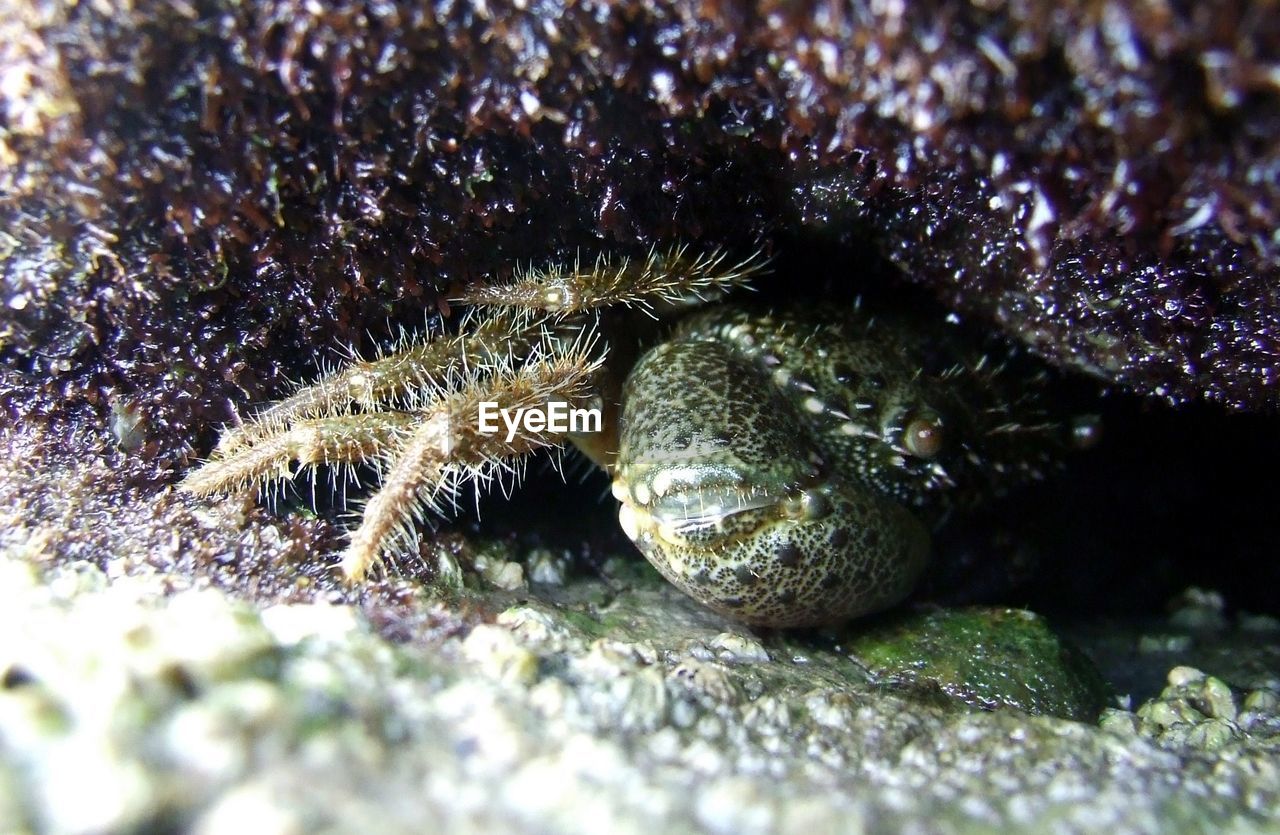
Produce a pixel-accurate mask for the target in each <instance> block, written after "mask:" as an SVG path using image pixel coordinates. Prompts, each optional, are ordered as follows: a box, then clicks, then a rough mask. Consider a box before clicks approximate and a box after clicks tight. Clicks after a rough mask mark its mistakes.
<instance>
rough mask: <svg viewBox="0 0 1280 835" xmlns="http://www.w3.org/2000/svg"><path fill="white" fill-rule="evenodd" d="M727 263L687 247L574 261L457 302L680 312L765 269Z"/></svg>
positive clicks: (755, 259) (718, 254)
mask: <svg viewBox="0 0 1280 835" xmlns="http://www.w3.org/2000/svg"><path fill="white" fill-rule="evenodd" d="M727 261H728V258H727V256H726V254H725V252H724V251H723V250H719V249H716V250H712V251H710V252H705V253H698V254H696V255H691V254H690V253H689V251H688V248H687V247H684V246H678V247H673V248H672V249H670V250H668V251H666V252H659V251H658V250H656V249H654V250H650V252H649V254H648V255H647V256H645V257H644V258H635V259H633V258H622V259H620V260H611V259H609V258H606V257H604V256H601V257H599V258H597V259H596V261H595V263H594V264H591V265H584V264H582V262H581V261H575V262H574V264H573V266H572V267H569V268H564V267H551V268H548V269H545V270H534V269H530V270H526V271H524V272H523V273H520V274H519V275H518V276H517V278H516V280H515V281H514V282H512V283H510V284H495V285H491V286H489V287H480V288H476V289H474V290H471V291H469V292H467V293H464V294H463V295H462V296H460V297H459V298H457V299H455V301H458V302H460V303H464V304H482V305H491V306H494V307H509V308H517V309H523V310H544V311H546V312H548V313H553V314H561V315H568V314H573V313H581V312H585V311H588V310H597V309H599V308H603V307H609V306H610V305H627V306H631V307H640V308H644V309H647V310H648V309H652V308H653V306H654V304H655V303H661V304H663V305H667V306H670V307H676V308H682V307H689V306H692V305H695V304H703V303H706V302H708V301H712V300H714V299H718V298H720V297H721V296H723V295H725V294H726V293H728V292H729V291H731V290H733V289H736V288H740V287H746V286H747V285H748V283H749V282H750V280H751V279H752V278H754V277H755V276H757V275H759V274H760V273H762V272H764V271H765V268H766V266H767V261H766V260H765V259H763V258H761V257H760V255H759V254H758V253H757V254H755V255H751V256H749V257H747V258H745V259H743V260H742V261H740V262H738V263H736V264H732V263H726V262H727Z"/></svg>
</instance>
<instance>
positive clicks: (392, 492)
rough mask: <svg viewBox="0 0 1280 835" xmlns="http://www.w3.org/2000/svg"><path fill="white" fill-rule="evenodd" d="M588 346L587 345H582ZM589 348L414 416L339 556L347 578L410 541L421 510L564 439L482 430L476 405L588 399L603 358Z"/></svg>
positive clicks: (479, 385)
mask: <svg viewBox="0 0 1280 835" xmlns="http://www.w3.org/2000/svg"><path fill="white" fill-rule="evenodd" d="M587 347H588V350H589V347H590V346H589V345H588V346H587ZM588 350H581V351H573V352H569V353H565V354H554V355H551V356H548V357H544V358H538V359H535V360H533V361H531V362H530V363H529V364H528V365H525V366H523V367H521V368H519V369H518V370H514V371H506V372H502V373H495V374H494V375H492V376H491V377H489V378H488V379H486V380H479V381H476V382H473V383H472V384H470V385H468V386H466V387H464V388H463V389H461V390H459V391H457V392H455V393H453V394H449V395H446V396H442V397H440V398H439V399H438V400H436V401H435V402H434V403H433V404H432V405H430V406H429V407H428V408H427V409H426V410H424V411H423V412H422V413H421V414H420V415H419V421H420V422H419V423H418V424H417V426H416V428H415V429H414V431H413V433H412V434H411V435H409V436H408V437H407V438H405V439H404V440H403V442H402V443H400V444H398V445H397V446H396V448H394V449H391V450H388V451H387V455H386V459H387V460H388V461H389V462H390V463H389V465H388V466H387V467H385V475H384V477H383V481H382V487H381V488H380V489H379V490H378V492H377V493H375V494H374V495H373V497H372V498H371V499H370V500H369V503H368V504H366V505H365V508H364V515H363V518H362V520H361V523H360V527H359V528H357V529H356V531H355V532H354V533H353V534H352V536H351V542H350V543H349V544H348V546H347V548H346V550H345V551H344V552H343V554H342V573H343V576H344V577H345V578H346V579H347V580H348V581H350V582H357V581H359V580H361V579H362V578H364V576H365V575H366V574H367V573H368V572H369V570H370V569H371V568H372V567H373V566H374V565H376V564H377V563H378V562H379V561H380V560H381V557H382V555H383V553H384V552H386V551H387V550H388V549H390V548H391V547H392V546H393V545H394V544H395V543H396V542H398V541H400V540H403V539H405V538H407V536H408V534H409V532H410V531H411V530H412V529H413V523H414V521H415V519H417V518H418V517H419V515H420V514H421V511H422V508H423V507H429V508H431V509H433V510H436V511H440V510H441V509H442V508H441V507H440V504H441V503H440V500H439V497H440V495H441V493H442V492H446V493H447V492H451V491H454V490H456V489H457V487H458V486H459V484H461V483H462V482H464V481H468V480H478V481H484V480H486V479H487V478H488V476H489V475H490V474H491V473H492V472H494V471H495V470H497V469H499V468H501V467H502V466H504V465H505V464H506V463H507V462H509V461H510V460H511V459H513V458H517V457H519V456H522V455H526V454H528V453H530V452H533V451H534V450H537V449H541V448H543V447H549V446H557V445H559V444H561V443H563V440H564V435H563V433H560V432H554V431H548V430H545V429H544V430H541V431H529V430H528V429H527V428H517V429H515V430H513V431H512V433H511V434H510V436H508V435H507V434H504V433H503V432H502V431H498V432H496V433H484V432H482V431H481V430H480V408H481V404H482V403H485V402H492V403H494V404H496V405H497V407H498V408H500V409H506V410H508V412H509V413H511V414H516V413H518V412H517V410H519V409H525V410H531V409H532V410H538V409H543V408H545V407H546V406H547V404H548V403H549V402H551V401H553V400H562V401H565V402H567V403H569V404H580V403H583V402H585V401H586V400H587V399H588V398H590V396H591V394H592V392H593V384H594V378H595V376H596V374H597V372H598V371H599V368H600V364H601V360H600V359H592V358H591V357H590V356H589V354H588Z"/></svg>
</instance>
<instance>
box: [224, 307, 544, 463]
mask: <svg viewBox="0 0 1280 835" xmlns="http://www.w3.org/2000/svg"><path fill="white" fill-rule="evenodd" d="M472 318H473V319H474V320H475V322H476V325H475V328H474V330H470V331H464V332H463V333H461V334H458V335H457V336H451V337H443V338H438V339H433V340H431V341H424V342H419V343H416V344H413V345H410V346H409V347H407V348H406V349H404V350H401V351H398V352H395V353H392V354H388V355H387V356H384V357H381V358H379V359H375V360H358V361H356V362H353V363H352V364H351V365H349V366H346V367H345V368H343V369H341V370H339V371H336V372H334V373H332V374H329V375H328V376H326V377H324V378H322V379H321V380H319V381H318V382H316V383H313V384H312V385H309V386H306V387H304V388H301V389H299V390H298V391H297V392H295V393H294V394H293V395H291V396H289V397H287V398H285V399H284V400H281V401H280V402H278V403H275V404H274V405H272V406H270V407H269V408H267V409H265V410H263V411H262V412H261V413H259V414H258V415H256V416H254V417H253V418H252V419H250V420H249V421H248V422H246V423H245V425H244V426H241V427H238V428H236V429H234V430H231V431H229V432H228V433H227V434H226V435H224V436H223V438H222V440H221V441H220V442H219V444H218V449H217V450H216V452H217V453H219V454H220V455H221V456H223V457H229V456H231V455H233V454H236V453H238V452H239V451H241V450H243V449H244V448H246V447H250V446H254V445H256V444H258V443H260V442H261V441H262V440H263V439H264V438H269V437H271V436H273V435H275V434H278V433H280V432H287V431H288V428H289V426H290V425H292V424H293V423H294V422H295V421H299V420H303V419H306V418H312V417H319V416H321V415H331V414H334V413H336V412H342V411H344V410H346V409H349V408H350V407H351V406H353V405H354V406H358V407H360V408H361V409H363V410H365V411H366V412H376V411H378V410H379V409H383V408H385V407H386V406H387V405H389V404H391V403H393V402H395V401H396V400H397V399H399V398H402V397H404V396H405V395H406V394H407V393H408V392H410V391H417V390H423V389H433V390H434V389H437V388H439V383H440V382H441V381H443V380H444V379H446V378H447V377H449V376H451V375H453V374H454V373H456V372H457V371H459V370H461V369H484V368H486V367H490V366H492V365H493V364H494V361H495V359H494V358H495V357H498V356H499V355H501V356H502V357H506V356H509V355H510V354H512V353H516V354H519V353H521V352H524V351H528V350H529V349H530V348H531V347H532V346H533V345H535V344H536V343H537V342H538V341H539V340H540V339H541V338H542V337H543V329H544V321H543V319H542V318H541V317H537V316H529V315H525V314H522V313H520V312H518V311H514V310H495V311H492V312H490V313H486V314H485V315H478V316H473V317H472ZM467 324H468V322H466V321H464V323H463V327H464V328H465V327H466V325H467Z"/></svg>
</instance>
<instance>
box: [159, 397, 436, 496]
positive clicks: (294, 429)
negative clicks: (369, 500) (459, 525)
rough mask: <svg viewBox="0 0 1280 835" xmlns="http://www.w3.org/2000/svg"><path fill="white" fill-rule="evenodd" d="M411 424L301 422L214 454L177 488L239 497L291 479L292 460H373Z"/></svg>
mask: <svg viewBox="0 0 1280 835" xmlns="http://www.w3.org/2000/svg"><path fill="white" fill-rule="evenodd" d="M415 420H416V416H415V415H413V414H412V413H408V412H377V413H370V414H361V415H341V416H338V417H328V418H315V419H311V420H301V421H298V422H296V423H294V424H292V425H291V426H289V427H288V428H286V429H284V430H283V431H281V432H277V433H275V434H271V435H267V436H264V437H263V438H261V439H260V440H258V441H257V442H256V443H253V444H251V445H245V446H242V447H241V448H240V449H238V450H236V451H234V452H233V453H231V454H227V453H223V452H222V451H221V450H216V451H215V452H214V455H213V457H212V458H210V459H209V460H208V461H206V462H205V463H204V465H203V466H202V467H200V468H199V469H197V470H194V471H192V472H191V473H190V474H189V475H188V476H187V477H186V478H185V479H183V480H182V483H181V484H180V485H179V487H180V489H182V490H184V491H186V492H188V493H194V494H195V495H197V496H207V495H210V494H213V493H231V492H239V491H242V490H245V489H247V488H248V487H250V486H251V485H253V484H255V483H259V482H262V481H266V480H272V479H279V478H289V477H291V476H292V475H293V473H292V469H291V467H290V462H293V461H297V462H298V463H300V464H302V465H303V466H315V465H321V464H324V465H329V466H333V465H343V464H354V463H358V462H360V461H365V460H368V459H370V458H377V457H379V456H380V455H381V454H383V452H384V451H385V450H387V449H388V448H390V447H393V446H394V445H395V443H396V440H397V439H398V438H400V437H403V436H404V435H407V434H408V433H409V432H410V431H411V430H412V428H413V424H414V422H415Z"/></svg>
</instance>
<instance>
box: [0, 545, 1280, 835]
mask: <svg viewBox="0 0 1280 835" xmlns="http://www.w3.org/2000/svg"><path fill="white" fill-rule="evenodd" d="M27 556H28V557H29V556H30V555H29V554H28V555H27ZM123 568H124V566H122V565H119V564H112V565H111V566H109V567H108V571H107V572H103V571H101V570H99V569H96V568H92V567H87V566H83V565H82V566H78V567H61V568H52V569H48V570H45V571H42V572H41V571H37V570H35V569H34V568H33V567H32V565H31V564H30V563H28V562H27V561H26V559H25V558H20V557H16V556H15V554H14V553H13V552H12V551H7V552H6V553H5V555H4V558H3V561H2V562H0V575H2V576H0V580H2V581H3V582H0V589H2V590H3V591H2V592H0V594H2V595H3V601H2V602H3V605H2V606H0V613H3V614H0V630H3V634H4V636H5V639H6V640H5V641H4V643H3V647H4V649H3V650H2V651H0V676H2V677H3V686H2V688H0V750H3V752H4V757H3V759H2V762H3V766H0V826H3V828H4V829H5V830H6V831H15V830H21V829H24V828H33V827H34V828H39V829H42V830H46V831H62V832H99V831H105V830H112V831H151V830H153V829H154V828H155V827H161V828H173V827H177V828H190V829H192V830H194V831H197V832H221V831H228V830H232V829H236V828H244V827H246V826H252V828H253V829H254V830H255V831H269V832H293V831H309V830H314V829H316V828H329V827H333V828H337V829H342V830H345V829H354V828H368V827H370V826H373V827H376V828H379V829H383V830H386V831H420V829H421V827H422V826H424V825H425V822H431V824H432V825H435V826H442V827H444V826H447V827H448V828H450V829H451V830H456V829H460V830H462V831H476V830H492V829H494V828H499V827H504V828H505V827H510V826H519V827H521V828H526V829H531V830H538V831H541V830H556V831H587V830H592V831H594V830H596V829H598V828H599V826H600V825H601V823H602V822H603V823H607V824H608V825H610V826H611V827H614V828H617V829H618V831H624V832H629V831H636V832H640V831H644V830H651V829H653V828H654V827H660V828H662V829H673V830H676V831H692V830H703V831H707V830H709V831H717V832H719V831H725V832H728V831H737V832H765V831H784V832H791V831H797V832H798V831H813V829H814V828H815V827H816V828H818V829H823V830H831V829H835V830H839V831H859V830H861V829H863V828H865V827H868V826H873V825H874V826H875V827H877V828H883V827H886V826H888V827H894V828H897V827H903V826H906V827H924V828H928V829H929V830H930V831H943V832H950V831H969V830H971V829H972V828H973V827H978V828H987V827H1005V828H1008V829H1011V830H1014V831H1043V829H1042V828H1043V826H1044V825H1045V822H1046V821H1052V822H1054V824H1055V825H1056V826H1059V827H1061V828H1063V829H1064V831H1085V830H1088V831H1098V830H1101V829H1104V828H1112V829H1114V828H1117V827H1118V828H1121V829H1123V830H1125V831H1150V832H1156V831H1169V829H1171V828H1175V829H1191V830H1204V829H1211V828H1213V829H1218V828H1227V829H1233V828H1234V829H1242V830H1248V829H1250V828H1251V827H1256V828H1265V827H1267V826H1268V825H1271V826H1274V825H1275V823H1276V819H1275V817H1274V815H1275V810H1276V808H1278V807H1277V802H1278V801H1280V758H1278V757H1277V753H1278V751H1277V744H1280V714H1278V713H1277V705H1278V704H1280V691H1278V690H1276V689H1275V688H1274V687H1270V688H1258V689H1254V690H1252V691H1250V692H1248V693H1247V694H1236V693H1234V692H1233V691H1232V690H1231V689H1230V688H1229V687H1228V686H1227V685H1226V684H1225V683H1223V682H1222V681H1220V680H1218V679H1216V678H1213V677H1211V676H1209V675H1207V674H1206V673H1203V672H1200V671H1198V670H1192V669H1189V668H1185V667H1179V668H1175V669H1173V670H1172V671H1170V672H1169V674H1168V682H1169V686H1168V688H1167V689H1166V690H1165V691H1164V692H1163V693H1162V694H1160V695H1159V696H1158V697H1156V698H1154V699H1152V700H1150V701H1148V702H1146V703H1145V704H1143V705H1141V706H1140V707H1138V708H1137V710H1136V712H1129V711H1126V710H1121V709H1119V708H1110V709H1108V710H1107V711H1106V712H1105V713H1104V715H1103V717H1102V719H1101V722H1100V723H1099V724H1093V723H1091V722H1073V721H1069V720H1066V719H1060V718H1055V717H1050V716H1033V715H1029V714H1027V713H1025V712H1023V711H1021V710H1017V709H1011V708H1001V709H997V710H994V711H984V710H976V709H974V708H971V707H969V706H967V705H965V704H964V703H963V702H961V701H959V700H942V701H939V700H928V699H923V700H922V699H920V698H918V697H917V695H916V694H913V692H912V691H911V690H910V689H901V690H897V689H894V688H886V687H885V686H884V685H883V683H876V682H873V681H872V679H871V677H869V676H868V675H867V673H866V672H865V671H864V670H863V669H862V668H861V666H860V665H858V664H856V663H854V662H853V661H852V660H851V659H850V657H849V656H847V655H845V654H844V653H843V652H842V651H839V650H836V649H833V648H832V647H831V645H830V642H824V641H822V640H815V639H805V638H799V637H796V636H789V637H788V636H783V635H764V634H755V633H752V632H750V631H746V630H744V629H742V628H741V627H737V626H734V625H732V624H729V623H727V622H725V621H723V620H720V619H718V618H716V617H714V616H712V615H709V614H707V613H705V612H703V611H701V610H698V609H697V608H696V607H694V606H692V605H691V604H689V603H688V602H687V601H686V600H684V599H683V598H681V597H679V596H678V595H677V594H676V593H675V592H673V591H672V590H671V589H669V588H668V587H666V586H665V585H662V584H655V583H652V582H651V581H647V580H640V581H639V582H635V583H617V582H615V583H613V584H612V588H610V589H606V587H605V586H604V585H603V584H601V583H599V582H598V581H596V582H590V581H587V582H580V583H575V584H571V585H568V586H565V587H562V588H560V589H558V590H557V589H555V588H549V589H542V590H541V592H542V593H541V594H540V595H539V596H537V597H533V596H524V595H517V596H516V597H515V598H514V599H513V598H512V597H511V596H510V593H509V592H501V591H489V592H478V593H475V594H476V599H477V600H483V601H487V605H489V606H492V607H493V610H494V611H495V612H496V614H494V616H493V617H492V618H491V619H489V620H487V621H486V622H485V623H482V624H479V625H476V626H474V628H471V629H469V630H468V631H465V632H460V633H458V634H454V635H449V636H444V635H442V634H439V633H438V634H437V635H436V636H435V637H434V638H432V639H426V640H419V641H414V642H389V641H387V640H386V639H385V638H383V637H380V636H379V635H378V634H377V631H376V630H374V629H372V628H371V627H370V622H369V621H368V620H367V619H366V618H365V617H364V616H362V614H361V613H360V611H359V610H358V609H356V608H353V607H350V606H345V605H333V604H327V603H293V604H278V605H273V606H265V607H264V606H261V605H255V604H250V603H247V602H244V601H242V600H237V599H235V598H234V597H230V596H228V595H227V594H225V593H223V592H220V591H217V590H215V589H212V588H209V587H208V584H207V583H206V582H202V581H199V580H193V579H191V578H190V577H185V576H176V575H170V574H164V573H159V572H152V573H139V574H133V575H121V574H120V572H121V571H122V570H123ZM113 575H116V576H113ZM404 591H405V594H407V595H409V596H411V597H412V599H413V603H412V606H413V607H415V608H419V609H422V610H431V609H433V608H437V607H440V606H442V605H455V604H451V603H449V602H447V601H443V600H441V599H438V598H434V597H433V596H432V595H431V594H429V593H426V592H424V591H422V590H420V589H419V590H409V589H405V590H404ZM504 600H505V603H504Z"/></svg>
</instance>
